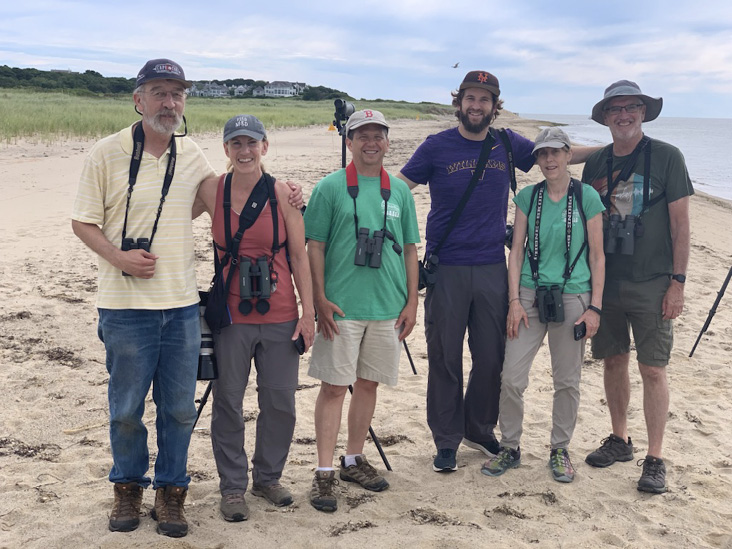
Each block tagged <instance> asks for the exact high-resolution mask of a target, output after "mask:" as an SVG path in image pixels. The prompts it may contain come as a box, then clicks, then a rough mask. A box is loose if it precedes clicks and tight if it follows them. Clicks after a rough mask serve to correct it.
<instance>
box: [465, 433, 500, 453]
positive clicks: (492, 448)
mask: <svg viewBox="0 0 732 549" xmlns="http://www.w3.org/2000/svg"><path fill="white" fill-rule="evenodd" d="M463 444H465V446H467V447H468V448H473V449H474V450H480V451H481V452H483V453H484V454H485V455H486V456H488V457H495V456H497V455H498V452H500V451H501V445H500V444H499V443H498V440H497V439H496V437H495V436H492V437H491V438H489V439H488V440H485V441H476V440H469V439H467V438H464V439H463Z"/></svg>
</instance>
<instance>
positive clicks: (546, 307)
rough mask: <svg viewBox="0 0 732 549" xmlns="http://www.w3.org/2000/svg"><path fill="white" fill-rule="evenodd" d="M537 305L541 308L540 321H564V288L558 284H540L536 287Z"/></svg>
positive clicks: (543, 322)
mask: <svg viewBox="0 0 732 549" xmlns="http://www.w3.org/2000/svg"><path fill="white" fill-rule="evenodd" d="M536 307H537V308H538V309H539V322H541V323H542V324H548V323H549V322H564V300H563V299H562V288H561V287H560V286H558V285H557V284H552V285H551V286H539V287H538V288H537V289H536Z"/></svg>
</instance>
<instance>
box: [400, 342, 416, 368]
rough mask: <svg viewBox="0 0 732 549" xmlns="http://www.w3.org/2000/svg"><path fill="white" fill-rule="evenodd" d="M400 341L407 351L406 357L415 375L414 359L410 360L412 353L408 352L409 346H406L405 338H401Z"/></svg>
mask: <svg viewBox="0 0 732 549" xmlns="http://www.w3.org/2000/svg"><path fill="white" fill-rule="evenodd" d="M402 343H404V350H405V351H407V358H408V359H409V365H410V366H411V367H412V372H413V373H414V375H415V376H416V375H417V368H415V367H414V360H412V353H410V352H409V347H407V340H406V339H404V340H402Z"/></svg>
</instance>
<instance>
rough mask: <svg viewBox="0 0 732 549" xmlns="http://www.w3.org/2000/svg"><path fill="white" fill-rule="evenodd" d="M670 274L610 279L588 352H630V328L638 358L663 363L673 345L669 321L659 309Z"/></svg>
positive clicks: (601, 355) (647, 362) (595, 354)
mask: <svg viewBox="0 0 732 549" xmlns="http://www.w3.org/2000/svg"><path fill="white" fill-rule="evenodd" d="M669 283H670V278H669V277H667V276H660V277H658V278H654V279H653V280H647V281H645V282H632V281H629V280H610V281H606V282H605V291H604V293H603V296H602V316H601V318H600V329H599V330H598V332H597V334H596V335H595V337H593V338H592V356H593V357H594V358H607V357H611V356H614V355H620V354H625V353H629V352H630V329H632V330H633V340H634V341H635V349H636V354H637V357H638V362H640V363H641V364H645V365H648V366H666V365H667V364H668V361H669V358H670V357H671V348H672V347H673V341H674V335H673V323H672V321H671V320H664V318H663V313H662V312H661V309H662V306H663V298H664V296H665V295H666V290H667V289H668V286H669Z"/></svg>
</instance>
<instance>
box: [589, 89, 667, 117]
mask: <svg viewBox="0 0 732 549" xmlns="http://www.w3.org/2000/svg"><path fill="white" fill-rule="evenodd" d="M627 96H633V97H638V98H640V100H641V101H643V104H644V105H645V106H646V116H645V118H644V119H643V122H650V121H651V120H655V119H656V118H658V115H659V114H661V108H662V107H663V98H661V97H651V96H650V95H646V94H644V93H643V92H641V89H640V86H638V84H636V83H635V82H631V81H630V80H618V81H617V82H615V83H613V84H610V85H609V86H608V87H607V88H605V96H604V97H603V98H602V100H601V101H600V102H598V103H597V104H596V105H595V106H594V107H592V119H593V120H594V121H595V122H597V123H599V124H602V125H603V126H607V124H606V123H605V113H604V112H603V109H604V108H605V105H606V104H607V102H608V101H610V100H611V99H614V98H615V97H627Z"/></svg>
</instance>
